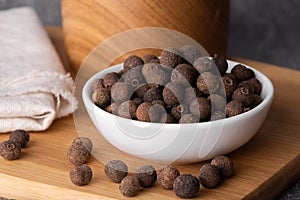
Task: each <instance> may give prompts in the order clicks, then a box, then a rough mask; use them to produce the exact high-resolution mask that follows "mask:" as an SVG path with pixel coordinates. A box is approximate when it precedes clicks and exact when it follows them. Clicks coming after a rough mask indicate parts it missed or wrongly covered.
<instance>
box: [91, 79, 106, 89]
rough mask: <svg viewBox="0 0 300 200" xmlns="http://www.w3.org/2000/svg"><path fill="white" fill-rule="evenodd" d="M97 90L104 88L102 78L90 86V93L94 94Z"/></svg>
mask: <svg viewBox="0 0 300 200" xmlns="http://www.w3.org/2000/svg"><path fill="white" fill-rule="evenodd" d="M98 88H104V85H103V78H99V79H96V80H95V81H94V82H93V85H92V91H93V92H94V91H95V90H96V89H98Z"/></svg>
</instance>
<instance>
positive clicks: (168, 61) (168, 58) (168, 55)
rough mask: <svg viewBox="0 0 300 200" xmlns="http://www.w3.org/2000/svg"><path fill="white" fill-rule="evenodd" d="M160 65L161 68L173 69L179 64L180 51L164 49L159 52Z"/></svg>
mask: <svg viewBox="0 0 300 200" xmlns="http://www.w3.org/2000/svg"><path fill="white" fill-rule="evenodd" d="M160 63H161V64H162V65H163V67H170V68H175V67H176V66H177V65H178V64H180V63H181V56H180V51H179V50H178V49H176V48H166V49H164V50H163V51H162V52H161V55H160Z"/></svg>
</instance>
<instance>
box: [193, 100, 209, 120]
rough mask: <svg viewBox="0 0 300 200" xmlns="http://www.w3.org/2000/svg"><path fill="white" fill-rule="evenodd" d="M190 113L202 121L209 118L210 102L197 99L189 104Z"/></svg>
mask: <svg viewBox="0 0 300 200" xmlns="http://www.w3.org/2000/svg"><path fill="white" fill-rule="evenodd" d="M190 111H191V112H192V114H194V115H195V116H197V117H198V118H200V120H203V121H204V120H206V119H208V118H209V117H210V114H211V102H210V100H208V99H206V98H204V97H198V98H196V99H194V100H193V101H192V102H191V104H190Z"/></svg>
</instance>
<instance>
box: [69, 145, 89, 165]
mask: <svg viewBox="0 0 300 200" xmlns="http://www.w3.org/2000/svg"><path fill="white" fill-rule="evenodd" d="M67 156H68V159H69V161H70V162H71V163H73V164H74V165H80V164H83V163H86V162H87V160H88V159H89V157H90V151H89V149H88V148H87V147H85V145H84V144H83V143H82V142H81V143H79V142H76V143H73V144H72V145H71V146H70V147H69V150H68V154H67Z"/></svg>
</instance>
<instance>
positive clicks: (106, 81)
mask: <svg viewBox="0 0 300 200" xmlns="http://www.w3.org/2000/svg"><path fill="white" fill-rule="evenodd" d="M118 80H119V74H118V73H117V72H109V73H107V74H105V75H104V77H103V85H104V87H106V88H111V87H112V86H113V84H115V83H116V82H118Z"/></svg>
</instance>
